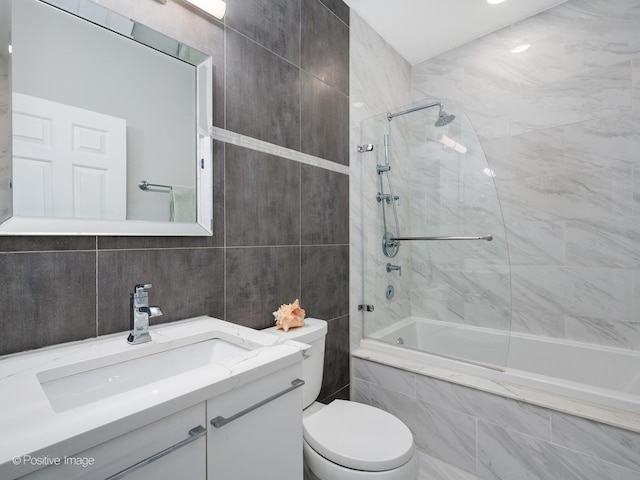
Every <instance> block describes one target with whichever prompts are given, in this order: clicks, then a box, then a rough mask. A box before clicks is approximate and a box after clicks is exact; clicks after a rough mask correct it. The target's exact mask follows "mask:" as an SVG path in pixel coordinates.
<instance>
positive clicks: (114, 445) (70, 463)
mask: <svg viewBox="0 0 640 480" xmlns="http://www.w3.org/2000/svg"><path fill="white" fill-rule="evenodd" d="M205 419H206V413H205V404H204V403H201V404H198V405H195V406H193V407H191V408H188V409H186V410H183V411H181V412H178V413H175V414H173V415H170V416H168V417H166V418H163V419H161V420H158V421H157V422H154V423H151V424H149V425H146V426H144V427H142V428H138V429H136V430H133V431H132V432H129V433H127V434H125V435H122V436H120V437H117V438H114V439H113V440H110V441H108V442H106V443H103V444H101V445H98V446H96V447H94V448H90V449H88V450H85V451H83V452H80V453H77V454H75V455H70V456H69V457H68V459H65V457H61V462H62V463H66V464H62V465H59V466H51V467H47V468H44V469H42V470H38V471H37V472H34V473H32V474H30V475H27V476H26V477H22V478H23V479H28V480H96V479H106V478H110V477H111V476H113V475H116V474H118V473H119V472H124V471H126V470H127V469H129V468H130V467H132V466H134V465H136V464H140V466H139V467H138V468H131V469H130V470H128V471H127V472H126V473H123V475H122V477H121V478H122V480H158V479H165V478H166V479H180V480H205V479H206V474H207V469H206V435H202V436H200V437H198V438H197V439H196V440H194V441H191V442H189V443H187V444H186V445H184V446H182V447H180V448H177V449H175V450H172V447H174V446H176V445H177V444H180V443H181V442H184V440H187V439H191V435H190V434H189V431H190V430H191V429H193V428H194V427H198V426H201V427H202V428H205V423H204V422H205ZM167 450H171V451H170V452H167ZM163 451H164V452H166V454H165V455H163V456H161V457H160V458H158V459H157V460H154V461H152V462H151V463H148V464H146V463H140V462H144V461H145V460H147V459H149V458H150V457H154V455H156V454H158V453H159V452H163ZM83 465H85V466H83Z"/></svg>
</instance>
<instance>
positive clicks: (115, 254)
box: [0, 0, 349, 401]
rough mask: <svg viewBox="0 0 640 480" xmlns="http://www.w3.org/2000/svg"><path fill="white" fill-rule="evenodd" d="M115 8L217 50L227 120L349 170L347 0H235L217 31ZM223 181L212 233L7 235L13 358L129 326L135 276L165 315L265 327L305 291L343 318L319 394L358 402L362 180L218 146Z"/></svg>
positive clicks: (3, 250)
mask: <svg viewBox="0 0 640 480" xmlns="http://www.w3.org/2000/svg"><path fill="white" fill-rule="evenodd" d="M108 3H109V5H108V6H109V7H110V8H114V9H116V10H118V11H119V12H120V13H122V14H125V15H130V16H132V17H134V18H135V19H137V20H139V21H140V22H142V23H145V24H147V25H150V26H151V27H153V28H155V29H158V30H161V31H164V32H165V33H167V34H169V35H171V36H173V37H176V38H178V39H179V40H183V41H184V42H186V43H189V44H192V45H194V46H195V47H197V48H200V49H201V50H204V51H207V52H208V53H210V54H211V55H212V57H213V61H214V81H213V89H214V124H215V125H216V126H219V127H222V128H227V129H228V130H231V131H233V132H237V133H241V134H243V135H247V136H250V137H254V138H257V139H260V140H264V141H267V142H270V143H274V144H276V145H280V146H284V147H288V148H291V149H294V150H299V151H302V152H304V153H309V154H311V155H315V156H318V157H322V158H324V159H326V160H330V161H332V162H335V163H336V164H340V165H348V128H349V118H348V110H349V98H348V93H349V90H348V85H349V60H348V58H349V27H348V22H349V9H348V7H347V6H346V4H344V3H343V2H342V0H273V1H269V2H264V1H262V0H227V15H226V18H225V20H224V22H217V21H215V20H210V19H208V20H207V22H208V23H209V25H208V26H207V27H206V31H205V30H202V23H203V19H202V17H200V16H199V14H198V13H197V12H196V11H195V10H194V9H191V8H187V7H185V8H184V12H182V13H183V18H179V19H177V18H168V17H167V16H166V14H165V12H166V10H163V9H164V8H168V7H165V6H163V5H161V4H160V3H158V2H152V1H149V2H147V3H142V4H138V5H134V3H137V2H124V1H115V0H113V1H110V2H108ZM195 24H197V25H199V27H198V28H197V29H195V30H194V29H192V28H190V26H191V25H195ZM214 187H215V191H214V235H213V236H212V237H197V238H192V237H98V238H96V237H76V236H71V237H21V236H20V237H19V236H16V237H0V331H2V332H3V335H2V336H1V337H0V355H3V354H8V353H13V352H19V351H24V350H29V349H33V348H39V347H43V346H46V345H53V344H57V343H62V342H67V341H72V340H80V339H84V338H89V337H94V336H97V335H102V334H107V333H113V332H118V331H125V330H127V329H128V318H129V316H128V305H129V292H130V290H131V289H132V288H133V285H134V284H135V283H141V282H144V283H152V284H153V289H152V290H151V291H150V300H151V303H152V304H157V305H159V306H161V307H162V311H163V313H164V315H163V316H162V317H159V318H157V319H155V318H154V319H152V321H151V323H152V324H155V323H164V322H171V321H175V320H179V319H181V318H187V317H190V316H196V315H211V316H214V317H217V318H223V319H225V320H228V321H231V322H234V323H238V324H242V325H246V326H249V327H255V328H264V327H268V326H271V325H272V324H273V316H272V312H273V311H274V310H276V309H277V308H278V307H279V305H280V304H282V303H289V302H292V301H293V300H295V299H296V298H299V299H300V302H301V305H302V307H303V308H305V309H306V311H307V316H311V317H317V318H322V319H325V320H328V321H329V333H328V335H327V341H326V345H327V352H326V360H325V375H324V382H323V387H322V392H321V396H320V399H321V400H324V401H327V400H331V399H333V398H348V394H349V393H348V392H349V388H348V387H349V317H348V312H349V305H348V298H349V296H348V286H349V279H348V271H349V269H348V265H349V247H348V243H349V236H348V231H349V225H348V214H349V203H348V198H349V181H348V176H347V175H344V174H341V173H335V172H333V171H330V170H325V169H322V168H318V167H314V166H309V165H305V164H300V163H298V162H295V161H292V160H288V159H285V158H281V157H277V156H274V155H269V154H266V153H261V152H258V151H254V150H250V149H247V148H242V147H238V146H235V145H231V144H224V143H222V142H219V141H216V142H214ZM123 338H124V337H123Z"/></svg>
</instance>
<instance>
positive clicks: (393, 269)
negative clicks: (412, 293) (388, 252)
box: [387, 263, 402, 277]
mask: <svg viewBox="0 0 640 480" xmlns="http://www.w3.org/2000/svg"><path fill="white" fill-rule="evenodd" d="M387 272H389V273H390V272H398V276H400V277H401V276H402V267H401V266H400V265H392V264H390V263H387Z"/></svg>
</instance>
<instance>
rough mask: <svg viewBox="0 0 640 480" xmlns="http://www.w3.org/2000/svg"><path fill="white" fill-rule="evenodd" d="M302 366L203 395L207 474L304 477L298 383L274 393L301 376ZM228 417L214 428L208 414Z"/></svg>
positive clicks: (246, 479) (237, 479) (218, 479)
mask: <svg viewBox="0 0 640 480" xmlns="http://www.w3.org/2000/svg"><path fill="white" fill-rule="evenodd" d="M300 375H301V368H300V366H296V367H290V368H287V369H285V370H281V371H280V372H277V373H275V374H273V375H269V376H267V377H264V378H261V379H259V380H256V381H254V382H251V383H249V384H248V385H244V386H242V387H239V388H237V389H234V390H232V391H231V392H228V393H226V394H224V395H220V396H218V397H215V398H213V399H211V400H209V401H207V422H208V423H207V430H208V431H207V472H208V478H209V479H210V480H254V479H263V478H264V479H277V480H301V479H302V388H296V389H294V390H291V391H289V392H288V393H286V394H284V395H281V396H278V397H277V398H275V399H273V400H271V401H268V402H267V403H265V404H263V405H261V406H260V407H258V408H256V409H254V410H251V411H249V412H248V413H246V414H244V415H241V416H239V417H238V418H235V419H232V418H233V417H234V415H236V414H238V413H242V412H243V411H245V409H250V408H251V407H252V406H254V405H256V404H260V403H261V402H263V401H265V400H267V399H269V398H270V397H273V396H276V395H278V394H279V393H280V392H282V391H285V390H287V389H289V388H290V387H291V386H292V383H291V382H292V380H295V379H297V378H300ZM218 417H224V418H225V419H230V421H229V423H227V424H226V425H223V426H221V427H219V428H216V427H215V426H214V425H212V424H211V420H213V419H215V418H218Z"/></svg>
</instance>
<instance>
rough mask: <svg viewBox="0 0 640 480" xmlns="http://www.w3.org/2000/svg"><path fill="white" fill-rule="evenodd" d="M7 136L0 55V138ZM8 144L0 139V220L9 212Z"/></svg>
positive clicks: (4, 64) (6, 89)
mask: <svg viewBox="0 0 640 480" xmlns="http://www.w3.org/2000/svg"><path fill="white" fill-rule="evenodd" d="M6 138H9V76H8V64H7V60H6V59H5V58H4V57H0V139H6ZM9 160H10V157H9V145H7V144H6V143H5V142H4V141H0V220H1V219H4V218H5V217H6V216H7V215H8V214H9V203H10V195H9V193H10V192H9V176H10V173H11V172H10V164H9Z"/></svg>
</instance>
